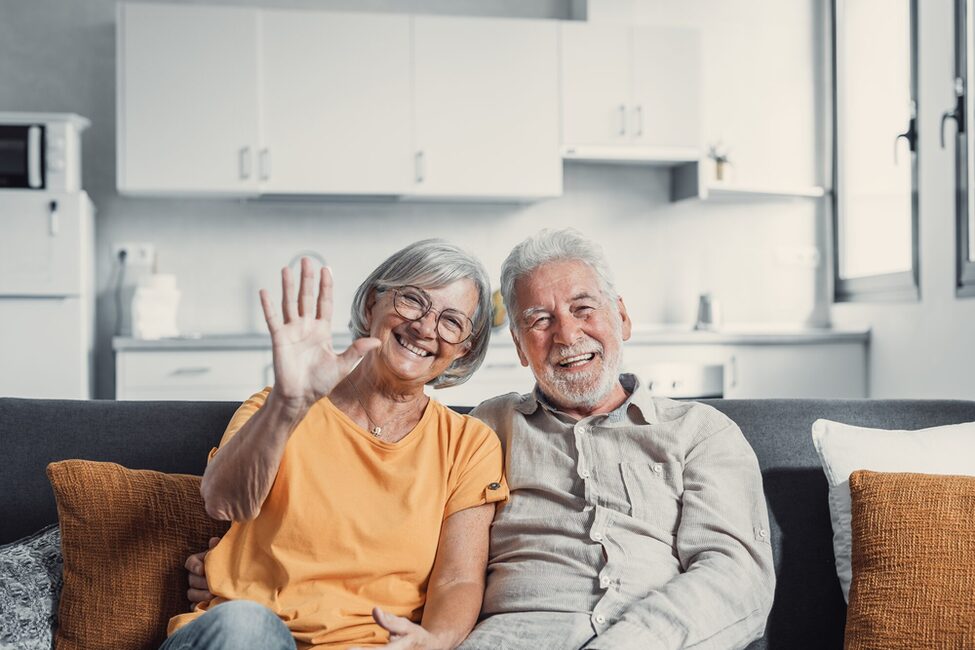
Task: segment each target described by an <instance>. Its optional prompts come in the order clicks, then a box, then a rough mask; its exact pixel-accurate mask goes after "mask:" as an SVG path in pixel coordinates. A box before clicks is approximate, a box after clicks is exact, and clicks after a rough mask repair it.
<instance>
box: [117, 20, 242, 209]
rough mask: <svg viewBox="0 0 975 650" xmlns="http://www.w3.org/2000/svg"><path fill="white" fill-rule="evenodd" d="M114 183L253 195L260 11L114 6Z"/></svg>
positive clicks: (128, 189)
mask: <svg viewBox="0 0 975 650" xmlns="http://www.w3.org/2000/svg"><path fill="white" fill-rule="evenodd" d="M117 38H118V43H117V45H118V47H117V51H118V69H117V75H118V78H117V86H118V87H117V99H118V105H117V119H118V137H117V145H116V146H117V153H118V160H117V162H118V179H117V180H118V188H119V191H120V192H123V193H130V194H140V193H141V194H158V193H179V194H201V193H206V194H230V195H237V196H241V195H244V196H246V195H253V194H257V192H258V176H257V174H256V170H255V160H256V155H257V148H258V143H259V141H260V138H259V118H258V105H259V104H258V69H259V68H258V10H256V9H244V8H235V7H204V6H180V5H156V4H120V5H119V6H118V32H117Z"/></svg>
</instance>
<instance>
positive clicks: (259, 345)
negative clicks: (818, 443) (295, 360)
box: [112, 324, 870, 350]
mask: <svg viewBox="0 0 975 650" xmlns="http://www.w3.org/2000/svg"><path fill="white" fill-rule="evenodd" d="M333 338H334V341H335V343H336V344H337V345H342V346H344V345H348V343H349V340H350V335H349V333H348V332H347V331H341V332H336V333H335V334H334V337H333ZM869 341H870V328H867V327H865V328H808V327H801V326H790V325H765V324H756V325H745V324H742V325H727V326H725V327H722V328H721V329H718V330H715V331H699V330H694V329H693V328H692V327H690V326H689V325H652V324H651V325H639V326H635V327H634V328H633V335H632V336H631V337H630V340H629V342H628V345H800V344H817V343H868V342H869ZM270 345H271V339H270V337H269V336H268V335H267V334H257V333H241V334H192V335H186V336H180V337H176V338H167V339H159V340H156V341H144V340H141V339H136V338H132V337H130V336H116V337H115V338H113V339H112V347H113V349H115V350H262V349H268V348H269V347H270ZM491 347H492V348H502V347H513V344H512V342H511V337H510V336H508V333H507V331H506V329H505V328H501V329H499V330H497V331H495V333H494V336H493V341H492V342H491Z"/></svg>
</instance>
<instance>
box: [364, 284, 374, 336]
mask: <svg viewBox="0 0 975 650" xmlns="http://www.w3.org/2000/svg"><path fill="white" fill-rule="evenodd" d="M376 297H377V294H376V290H375V289H370V290H369V293H368V294H366V318H365V320H366V331H367V332H368V331H371V330H372V308H373V307H375V306H376Z"/></svg>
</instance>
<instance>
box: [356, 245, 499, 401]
mask: <svg viewBox="0 0 975 650" xmlns="http://www.w3.org/2000/svg"><path fill="white" fill-rule="evenodd" d="M464 279H468V280H471V281H472V282H474V286H475V288H476V289H477V309H476V310H475V311H474V316H473V317H471V321H472V322H473V323H474V331H473V333H472V334H471V338H470V344H471V348H470V350H469V351H468V353H467V354H465V355H464V356H462V357H461V358H459V359H457V360H456V361H454V362H453V363H452V364H450V365H449V366H447V369H446V370H444V371H443V372H442V373H441V374H440V375H439V376H437V377H436V378H434V379H431V380H430V381H429V382H427V383H428V384H429V385H431V386H433V387H434V388H446V387H448V386H456V385H457V384H463V383H464V382H465V381H467V380H468V379H469V378H470V376H471V375H473V374H474V371H475V370H477V369H478V368H479V367H480V366H481V363H482V362H483V361H484V356H485V355H486V354H487V347H488V340H489V338H490V336H491V283H490V280H488V274H487V271H486V270H485V269H484V265H483V264H481V263H480V261H478V260H477V258H475V257H474V256H473V255H471V254H470V253H468V252H466V251H464V250H463V249H461V248H459V247H458V246H455V245H453V244H450V243H448V242H445V241H444V240H442V239H424V240H422V241H418V242H416V243H413V244H410V245H409V246H407V247H406V248H403V249H401V250H398V251H396V252H395V253H393V254H392V255H390V256H389V257H388V258H386V260H385V261H384V262H383V263H382V264H380V265H379V266H378V267H376V270H375V271H373V272H372V273H370V274H369V277H367V278H366V279H365V280H364V281H363V282H362V284H360V285H359V288H358V289H356V292H355V296H354V297H353V298H352V316H351V318H350V319H349V330H350V331H351V332H352V336H353V338H361V337H363V336H369V327H368V325H367V322H368V312H369V299H370V296H371V295H372V294H375V296H374V298H375V297H378V296H379V294H381V293H383V292H385V291H389V290H390V289H395V288H398V287H403V286H406V285H412V286H414V287H419V288H421V289H438V288H440V287H445V286H447V285H448V284H451V283H453V282H456V281H457V280H464Z"/></svg>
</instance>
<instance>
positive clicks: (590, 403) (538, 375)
mask: <svg viewBox="0 0 975 650" xmlns="http://www.w3.org/2000/svg"><path fill="white" fill-rule="evenodd" d="M615 330H616V331H615V332H614V333H615V334H616V335H617V336H618V337H620V340H622V323H621V322H619V320H617V322H616V327H615ZM615 347H616V351H615V353H614V354H613V355H612V356H604V352H605V348H603V346H601V345H599V343H597V342H596V341H593V340H592V339H588V340H586V341H583V342H581V343H576V344H574V345H573V346H571V347H569V348H561V349H560V350H559V351H558V354H557V355H553V356H557V357H558V358H562V359H565V358H568V357H570V356H574V355H576V354H580V353H585V352H590V351H592V350H593V349H598V354H597V355H596V356H594V357H593V360H592V361H591V362H590V363H592V367H590V368H587V369H586V371H585V372H578V373H571V374H569V373H566V374H562V373H560V372H559V369H558V365H557V364H555V363H553V361H552V360H551V359H550V360H549V361H548V362H547V363H545V365H544V366H543V367H541V368H532V370H533V371H534V372H535V379H536V381H538V386H539V388H541V389H542V393H543V394H544V395H545V396H546V397H548V398H549V399H550V400H551V401H552V402H554V403H555V404H557V405H558V406H563V407H570V408H582V409H591V408H594V407H596V406H598V405H599V404H600V403H601V402H602V401H603V400H604V399H605V398H606V396H607V395H609V393H610V392H611V391H612V390H613V388H614V387H615V386H616V384H617V382H618V381H619V371H620V362H621V361H622V345H617V346H615ZM597 362H598V365H597Z"/></svg>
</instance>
